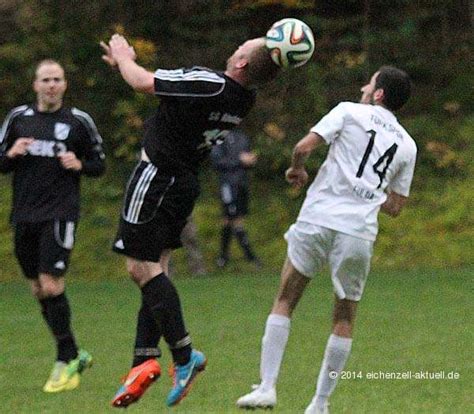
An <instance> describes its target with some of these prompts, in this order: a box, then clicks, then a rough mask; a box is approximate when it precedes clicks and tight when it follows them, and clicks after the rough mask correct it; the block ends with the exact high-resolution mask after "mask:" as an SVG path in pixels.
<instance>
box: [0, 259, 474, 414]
mask: <svg viewBox="0 0 474 414" xmlns="http://www.w3.org/2000/svg"><path fill="white" fill-rule="evenodd" d="M473 270H474V269H472V268H471V269H464V270H463V271H449V270H447V271H439V270H438V271H435V272H427V271H410V272H408V273H380V272H375V273H373V274H372V275H371V277H370V279H369V283H368V286H367V289H366V295H365V297H364V300H363V302H362V303H361V305H360V311H359V315H358V324H357V327H356V333H355V341H354V345H353V352H352V355H351V358H350V360H349V363H348V366H347V367H346V368H347V371H354V372H355V373H356V374H359V373H360V375H361V376H362V377H363V378H353V379H344V380H340V381H339V385H338V388H337V389H336V392H335V394H334V395H333V398H332V401H331V403H332V404H331V408H332V413H468V412H472V407H473V403H474V401H473V399H472V389H471V388H470V386H472V384H473V380H474V376H473V362H472V343H473V338H472V314H473V312H472V310H473V309H472V296H470V292H472V273H473ZM176 284H177V286H178V288H179V290H180V292H181V294H182V301H183V306H184V308H185V316H186V320H187V325H188V328H189V329H190V331H191V334H192V337H193V340H194V343H195V345H196V347H198V348H199V349H202V350H203V351H204V352H205V353H206V355H207V356H208V358H209V364H208V369H207V370H206V372H205V373H204V374H203V375H202V376H201V377H200V378H199V379H198V380H197V382H196V384H195V385H194V388H193V390H192V391H191V393H190V395H189V396H188V398H187V399H186V400H185V401H184V402H183V403H182V404H181V405H180V406H178V407H177V408H174V409H172V410H171V409H167V408H166V406H165V403H164V400H165V397H166V394H167V392H168V390H169V387H170V382H171V380H170V378H168V376H167V375H166V374H165V375H163V376H162V377H161V379H160V380H159V381H158V382H157V383H156V384H154V385H153V387H152V388H151V389H150V390H149V391H148V393H147V394H146V395H145V396H144V397H143V399H142V400H141V401H140V403H138V404H136V405H134V406H131V407H130V408H129V411H128V412H131V413H157V412H163V413H165V412H175V411H176V412H182V413H199V414H208V413H209V414H211V413H237V412H239V410H237V409H236V408H234V407H235V406H234V404H235V400H236V399H237V398H238V397H239V396H240V395H242V394H243V393H246V392H248V391H249V389H250V385H251V384H252V383H254V382H256V381H257V380H258V365H259V355H260V340H261V336H262V333H263V327H264V323H265V319H266V316H267V312H268V310H269V308H270V306H271V302H272V296H273V294H274V291H275V289H276V287H277V284H278V277H277V276H276V275H270V274H265V273H264V274H254V275H249V274H242V273H241V274H234V275H231V274H220V275H218V274H212V275H210V276H208V277H203V278H179V279H176ZM68 293H69V296H70V299H71V303H72V307H73V311H74V326H75V330H76V334H77V337H78V340H79V342H80V344H81V345H82V346H84V347H85V348H87V349H88V350H89V351H90V352H91V353H93V355H94V357H95V365H94V367H93V368H92V369H91V370H90V371H88V372H86V373H85V374H84V376H83V382H82V384H81V387H80V388H79V389H77V390H75V391H72V392H68V393H62V394H59V395H45V394H43V393H42V391H41V387H42V385H43V382H44V381H45V379H46V377H47V375H48V373H49V370H50V368H51V365H52V361H53V358H54V347H53V343H52V340H51V338H50V336H49V334H48V332H47V330H46V328H45V326H44V324H43V321H42V319H41V316H40V313H39V311H38V308H37V305H36V303H35V302H34V301H33V300H32V298H31V297H30V296H29V293H28V290H27V288H26V286H25V285H24V284H23V283H22V282H20V281H9V282H6V283H2V285H1V286H0V341H1V342H0V384H1V389H2V392H3V397H2V400H3V401H2V404H1V408H0V412H4V413H107V412H113V411H114V409H113V408H111V407H110V406H109V400H110V399H111V397H112V396H113V394H114V392H115V391H116V388H117V387H118V384H119V382H118V381H119V378H120V377H121V376H122V375H123V374H125V373H126V372H127V370H128V367H129V363H130V358H131V348H132V343H133V337H134V321H135V316H136V310H137V307H138V303H139V295H138V291H137V290H136V288H135V287H134V286H133V285H132V283H131V282H129V281H128V280H125V279H124V280H104V281H86V280H83V279H78V280H74V277H73V276H71V277H69V288H68ZM331 301H332V294H331V287H330V282H329V280H328V278H327V277H323V278H321V279H319V280H315V281H314V282H313V283H312V284H311V285H310V286H309V288H308V291H307V294H306V296H305V297H304V298H303V300H302V302H301V304H300V306H299V308H298V309H297V312H296V314H295V317H294V320H293V325H292V332H291V335H290V340H289V343H288V348H287V352H286V355H285V359H284V363H283V366H282V371H281V376H280V382H279V386H278V405H277V407H276V408H275V410H274V412H275V413H302V412H303V410H304V409H305V407H306V405H307V403H308V402H309V400H310V399H311V397H312V394H313V389H314V383H315V376H316V375H317V372H318V370H319V364H320V361H321V358H322V353H323V351H324V347H325V342H326V340H327V336H328V333H329V329H330V313H331ZM168 363H169V356H168V352H167V351H166V350H165V352H164V357H163V358H162V367H163V368H164V371H166V368H167V366H168ZM425 371H429V372H444V373H445V375H446V376H447V375H448V373H449V372H456V373H458V374H459V376H460V378H459V379H457V380H454V379H453V380H448V379H444V380H442V379H438V380H436V379H431V380H429V379H425V380H422V379H419V380H416V379H411V380H409V379H405V380H395V379H393V380H388V379H385V380H380V379H379V380H375V379H372V380H371V379H368V378H367V376H368V375H371V374H372V375H373V373H378V372H412V375H414V374H415V373H418V372H425ZM360 375H359V376H360Z"/></svg>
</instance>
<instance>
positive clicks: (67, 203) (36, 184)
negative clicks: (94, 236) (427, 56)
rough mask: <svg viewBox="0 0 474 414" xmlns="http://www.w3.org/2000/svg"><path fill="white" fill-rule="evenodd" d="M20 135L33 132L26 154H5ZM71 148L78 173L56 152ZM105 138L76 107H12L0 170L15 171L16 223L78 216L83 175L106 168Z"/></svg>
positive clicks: (1, 136)
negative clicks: (78, 163) (79, 166)
mask: <svg viewBox="0 0 474 414" xmlns="http://www.w3.org/2000/svg"><path fill="white" fill-rule="evenodd" d="M21 137H33V138H34V139H35V141H34V142H33V144H31V145H30V147H29V148H28V153H27V155H25V156H23V157H19V158H15V159H10V158H8V157H7V156H6V153H7V152H8V150H9V149H10V148H11V147H12V145H13V144H14V142H15V141H16V140H17V139H18V138H21ZM66 151H72V152H74V153H75V154H76V156H77V158H78V159H80V160H81V162H82V170H81V171H80V172H77V171H72V170H66V169H65V168H63V167H62V165H61V163H60V161H59V159H58V158H57V155H58V154H61V153H64V152H66ZM104 168H105V165H104V153H103V151H102V138H101V137H100V135H99V133H98V131H97V128H96V126H95V124H94V121H93V120H92V118H91V117H90V116H89V115H88V114H87V113H85V112H82V111H80V110H78V109H76V108H64V107H62V108H60V109H59V110H57V111H56V112H51V113H50V112H39V111H38V110H37V108H36V105H23V106H19V107H17V108H14V109H13V110H12V111H11V112H10V113H9V114H8V116H7V117H6V119H5V122H4V123H3V127H2V130H1V133H0V172H2V173H7V172H10V171H13V207H12V216H11V218H12V221H13V222H40V221H46V220H53V219H57V220H72V221H75V220H77V219H78V217H79V181H80V175H81V174H85V175H89V176H99V175H101V174H102V173H103V172H104Z"/></svg>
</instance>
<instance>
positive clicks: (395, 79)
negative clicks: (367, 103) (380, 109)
mask: <svg viewBox="0 0 474 414" xmlns="http://www.w3.org/2000/svg"><path fill="white" fill-rule="evenodd" d="M377 72H379V74H378V76H377V79H376V80H375V90H377V89H383V91H384V99H383V105H384V106H386V107H387V108H388V109H390V110H391V111H396V110H398V109H400V108H401V107H402V106H403V105H405V103H406V102H407V101H408V98H409V97H410V92H411V82H410V78H409V76H408V74H407V73H406V72H405V71H403V70H401V69H398V68H396V67H394V66H382V67H381V68H380V69H379V70H378V71H377Z"/></svg>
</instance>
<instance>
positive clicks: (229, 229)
mask: <svg viewBox="0 0 474 414" xmlns="http://www.w3.org/2000/svg"><path fill="white" fill-rule="evenodd" d="M211 159H212V164H213V166H214V168H215V170H216V171H217V172H218V174H219V189H220V198H221V202H222V209H223V213H224V219H223V226H222V231H221V249H220V255H219V257H218V259H217V266H218V267H220V268H222V267H224V266H226V265H227V263H228V262H229V249H230V242H231V240H232V235H235V237H236V238H237V240H238V242H239V245H240V247H241V248H242V250H243V252H244V255H245V258H246V260H247V261H249V262H254V263H255V264H257V265H260V261H259V259H257V257H256V256H255V253H254V252H253V250H252V248H251V246H250V242H249V239H248V236H247V232H246V231H245V228H244V217H245V216H246V215H247V214H248V203H249V177H248V173H247V170H248V169H249V168H251V167H253V166H254V165H255V163H256V162H257V155H256V154H255V153H254V152H251V151H250V143H249V139H248V137H247V135H245V134H244V133H243V132H242V131H241V130H234V131H232V132H231V133H230V134H229V135H228V136H227V138H226V140H225V141H224V142H223V143H222V144H221V145H217V146H215V147H213V149H212V152H211Z"/></svg>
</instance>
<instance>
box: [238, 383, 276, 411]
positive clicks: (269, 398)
mask: <svg viewBox="0 0 474 414" xmlns="http://www.w3.org/2000/svg"><path fill="white" fill-rule="evenodd" d="M252 388H254V390H253V391H252V392H251V393H249V394H246V395H244V396H243V397H240V398H239V399H238V400H237V407H239V408H248V409H253V408H264V409H267V408H269V409H272V408H273V407H274V406H275V405H276V402H277V397H276V390H275V388H270V389H269V390H265V391H264V390H262V389H261V387H259V386H257V387H256V388H255V387H252Z"/></svg>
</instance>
